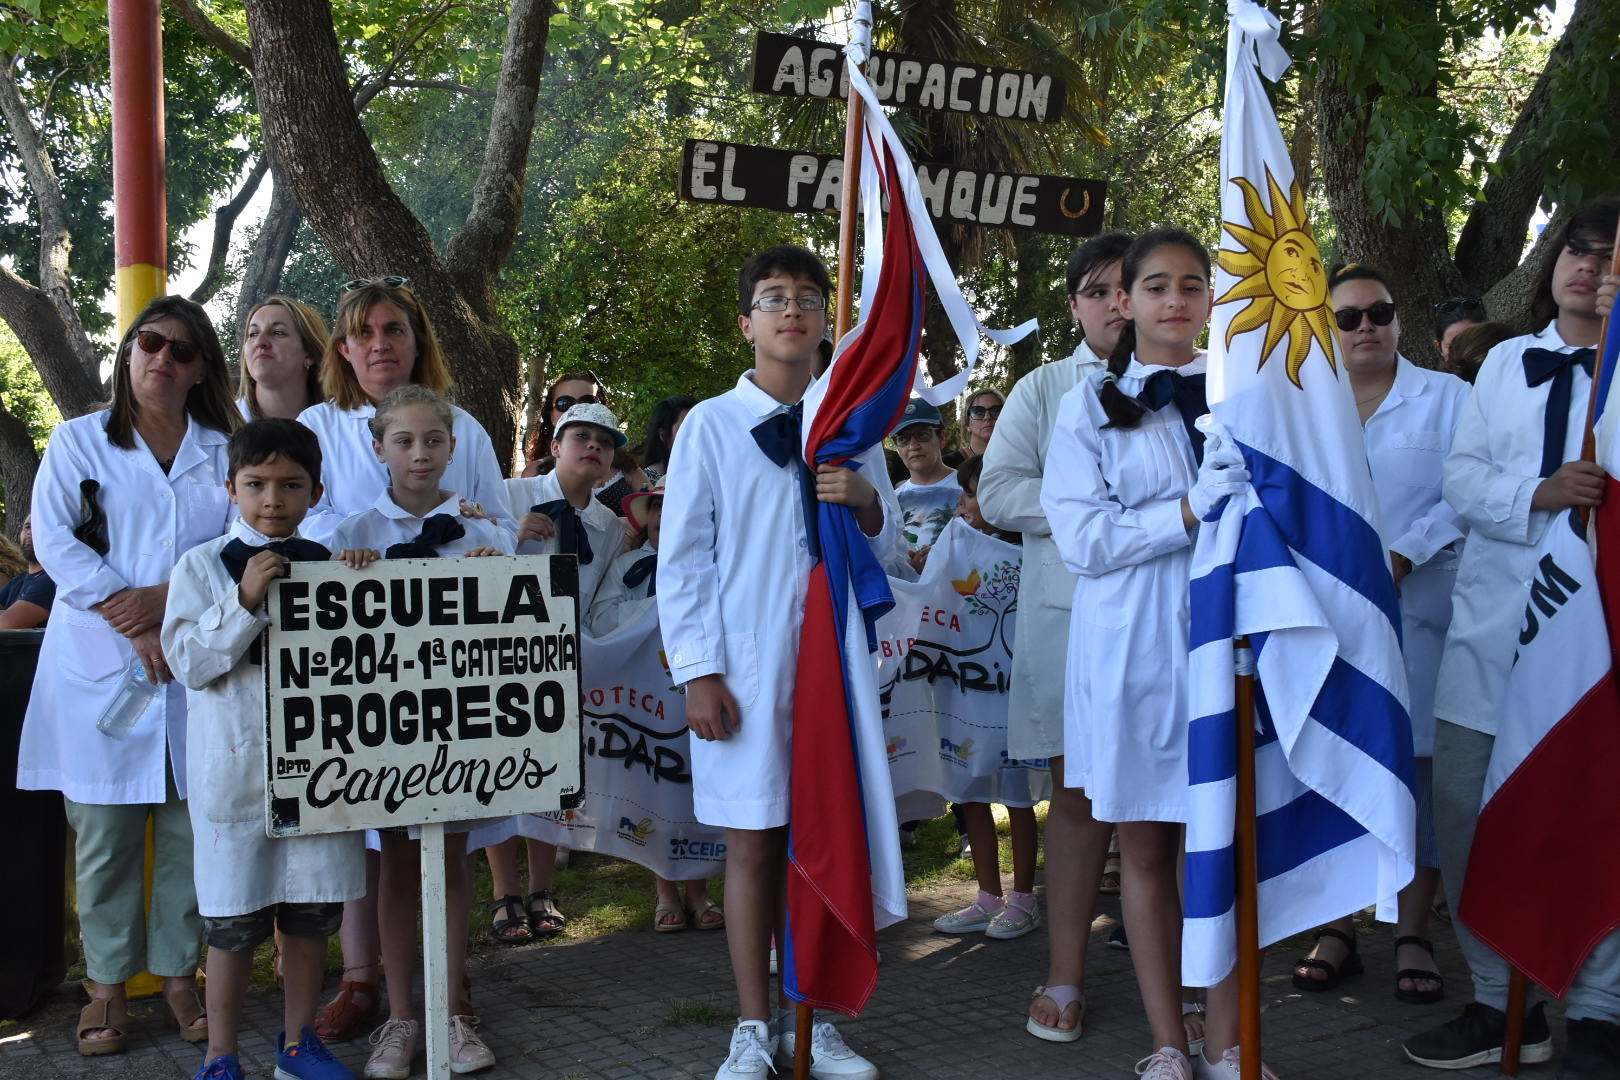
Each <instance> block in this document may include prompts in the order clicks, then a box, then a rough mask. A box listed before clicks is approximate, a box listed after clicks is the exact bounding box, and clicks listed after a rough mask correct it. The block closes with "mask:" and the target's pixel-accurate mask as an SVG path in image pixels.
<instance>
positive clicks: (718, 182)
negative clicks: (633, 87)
mask: <svg viewBox="0 0 1620 1080" xmlns="http://www.w3.org/2000/svg"><path fill="white" fill-rule="evenodd" d="M916 168H917V184H918V186H919V187H920V188H921V189H922V196H923V201H924V202H925V203H926V204H927V206H928V213H929V215H930V216H931V217H933V218H934V219H935V220H936V221H944V222H949V223H951V224H955V225H986V226H990V227H992V228H1002V229H1031V230H1034V231H1036V232H1046V233H1058V234H1061V235H1064V236H1091V235H1094V234H1095V233H1097V232H1098V231H1099V230H1100V229H1101V228H1102V223H1103V196H1104V194H1105V193H1106V191H1107V185H1106V184H1104V183H1103V181H1101V180H1076V179H1072V178H1070V177H1063V176H1040V175H1030V174H1025V175H1021V174H1017V173H994V172H980V171H978V170H975V169H958V168H955V167H953V166H950V165H932V164H929V163H927V162H921V163H919V164H918V165H917V167H916ZM843 188H844V161H843V158H842V157H840V156H838V155H836V154H811V153H806V152H804V151H799V150H779V149H777V148H775V147H769V146H744V145H741V144H739V143H727V142H717V141H714V140H709V139H688V140H687V141H686V146H685V149H684V150H683V151H682V153H681V198H683V199H690V200H692V201H694V202H707V203H725V204H727V205H731V206H756V207H760V208H762V209H765V210H783V211H787V212H789V213H808V212H811V211H836V210H837V209H838V206H839V199H840V198H841V197H842V193H843Z"/></svg>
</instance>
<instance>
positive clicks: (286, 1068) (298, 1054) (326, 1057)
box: [276, 1028, 354, 1080]
mask: <svg viewBox="0 0 1620 1080" xmlns="http://www.w3.org/2000/svg"><path fill="white" fill-rule="evenodd" d="M276 1042H277V1043H278V1044H279V1045H280V1046H281V1048H282V1049H281V1053H279V1054H277V1055H276V1080H354V1073H353V1072H352V1071H350V1069H349V1067H348V1066H347V1065H345V1064H343V1062H341V1061H339V1060H338V1059H337V1058H335V1057H333V1056H332V1051H330V1050H328V1049H327V1048H326V1044H325V1043H323V1042H321V1038H320V1036H319V1035H316V1034H315V1032H314V1031H312V1030H310V1029H309V1028H305V1029H304V1030H303V1031H301V1032H299V1039H298V1042H297V1043H296V1044H295V1045H293V1046H288V1045H287V1040H286V1036H284V1035H278V1036H276Z"/></svg>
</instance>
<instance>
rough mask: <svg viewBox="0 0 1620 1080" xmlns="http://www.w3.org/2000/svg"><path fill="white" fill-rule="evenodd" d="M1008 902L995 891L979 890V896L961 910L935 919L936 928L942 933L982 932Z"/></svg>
mask: <svg viewBox="0 0 1620 1080" xmlns="http://www.w3.org/2000/svg"><path fill="white" fill-rule="evenodd" d="M1006 906H1007V902H1006V901H1005V900H1003V899H1002V898H1001V897H999V896H997V895H996V894H995V893H987V892H985V891H984V890H983V889H980V890H979V898H978V899H977V900H975V901H973V903H971V904H969V905H968V906H967V907H965V908H963V909H962V910H961V911H953V912H951V913H950V914H949V915H941V916H940V917H939V918H937V919H935V920H934V929H935V930H937V931H939V932H940V933H941V934H980V933H983V932H984V931H986V930H988V929H989V928H990V924H991V923H992V922H993V921H994V920H995V918H996V916H997V915H1000V914H1001V912H1002V910H1003V909H1004V908H1006Z"/></svg>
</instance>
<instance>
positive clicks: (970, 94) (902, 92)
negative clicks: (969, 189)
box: [754, 33, 1065, 124]
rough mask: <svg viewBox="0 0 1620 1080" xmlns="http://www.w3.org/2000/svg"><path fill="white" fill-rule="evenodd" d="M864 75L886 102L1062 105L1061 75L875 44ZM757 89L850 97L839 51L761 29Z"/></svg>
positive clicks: (1033, 113) (992, 111)
mask: <svg viewBox="0 0 1620 1080" xmlns="http://www.w3.org/2000/svg"><path fill="white" fill-rule="evenodd" d="M866 78H867V80H868V81H869V82H870V83H871V84H872V89H873V91H874V92H875V93H876V94H877V99H878V101H879V102H881V103H882V104H884V105H903V106H905V107H907V108H913V109H940V110H943V111H946V112H959V113H971V114H973V115H975V116H991V117H996V118H998V119H1002V120H1038V121H1041V122H1042V123H1047V124H1053V123H1056V122H1057V120H1058V118H1059V116H1060V115H1062V113H1063V97H1064V94H1065V88H1064V85H1063V80H1062V79H1058V78H1056V77H1054V76H1051V75H1040V74H1036V73H1034V72H1029V71H1016V70H1014V69H1012V68H1003V67H990V66H987V65H985V64H970V63H967V62H965V61H962V60H936V59H933V58H931V57H926V56H908V55H906V54H904V53H892V52H881V51H874V52H873V53H872V56H871V59H870V60H868V61H867V64H866ZM754 89H755V90H756V91H758V92H759V93H761V94H778V95H780V96H783V97H821V98H848V97H849V73H848V72H847V71H846V70H845V67H844V51H843V49H842V48H840V47H839V46H837V45H832V44H829V43H828V42H825V41H817V40H816V39H815V38H802V37H793V36H791V35H788V34H763V33H762V34H760V35H758V36H757V37H755V38H754Z"/></svg>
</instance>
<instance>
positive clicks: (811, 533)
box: [753, 401, 821, 559]
mask: <svg viewBox="0 0 1620 1080" xmlns="http://www.w3.org/2000/svg"><path fill="white" fill-rule="evenodd" d="M803 424H804V402H802V401H798V402H794V403H793V404H792V405H789V406H788V407H787V409H786V410H785V411H783V412H779V413H777V414H776V415H775V416H769V417H766V418H765V419H764V420H762V421H760V422H759V423H758V424H755V425H754V427H753V435H754V441H755V442H756V443H758V444H759V449H760V451H761V452H762V453H763V454H764V455H765V456H766V457H768V458H770V460H771V464H773V465H777V466H786V465H792V466H793V467H795V468H797V469H798V473H799V497H800V499H801V500H802V501H803V503H804V527H805V531H806V533H807V534H808V539H809V542H810V556H811V558H816V559H819V558H821V543H820V540H819V537H818V536H817V533H816V522H817V521H818V519H819V517H820V504H819V502H818V501H817V499H816V482H815V478H814V476H812V475H811V473H810V470H809V469H807V468H805V465H804V460H803V459H802V458H801V457H800V456H799V454H800V452H801V450H802V448H803V444H804V438H803V431H802V426H803Z"/></svg>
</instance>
